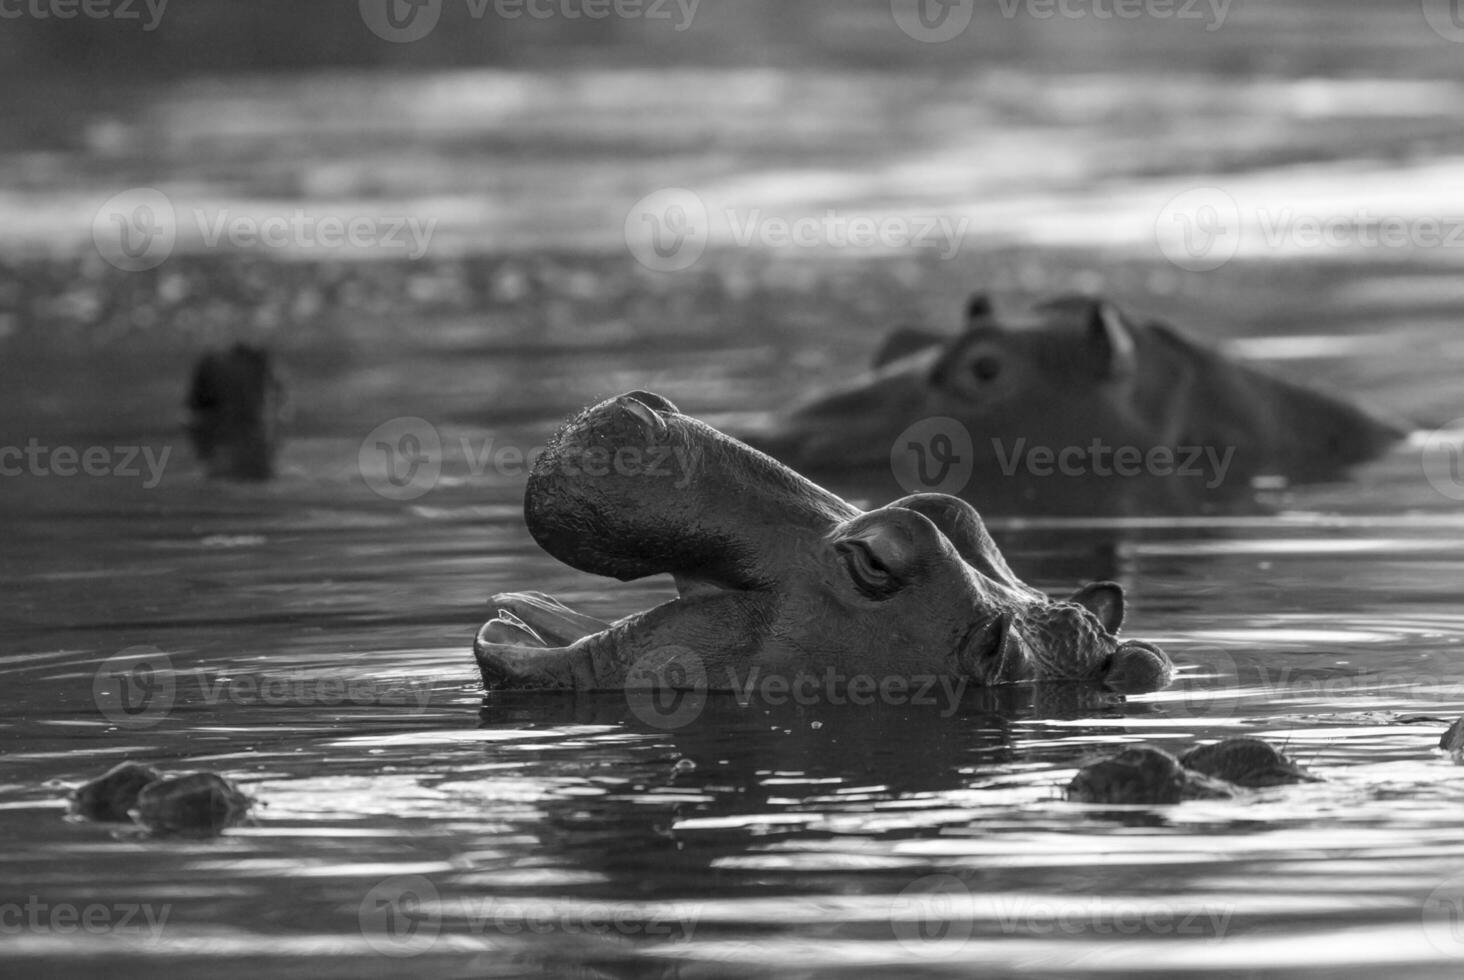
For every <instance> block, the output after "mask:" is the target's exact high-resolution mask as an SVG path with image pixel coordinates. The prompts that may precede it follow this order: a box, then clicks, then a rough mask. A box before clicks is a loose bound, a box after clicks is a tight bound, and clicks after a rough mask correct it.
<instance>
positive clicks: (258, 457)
mask: <svg viewBox="0 0 1464 980" xmlns="http://www.w3.org/2000/svg"><path fill="white" fill-rule="evenodd" d="M284 400H285V399H284V386H283V385H282V384H281V383H280V379H279V376H278V375H277V374H276V373H275V369H274V363H273V359H272V358H271V357H270V354H269V351H267V350H264V349H263V348H261V347H254V346H251V345H249V344H235V345H234V346H233V347H231V348H229V349H228V350H226V351H214V352H211V353H208V354H204V355H203V356H202V357H201V358H199V360H198V364H197V365H196V366H195V367H194V369H193V382H192V384H191V385H190V386H189V390H188V398H187V401H186V402H185V407H186V408H187V410H188V421H187V423H186V429H187V432H188V438H189V440H190V441H191V442H192V443H193V450H194V452H195V453H196V454H197V455H198V459H199V462H200V463H202V464H203V468H204V470H205V471H206V472H207V473H208V475H209V476H211V477H220V478H223V479H228V480H268V479H269V478H270V477H272V476H274V464H275V454H276V453H277V452H278V450H279V423H280V419H281V416H282V415H283V413H284Z"/></svg>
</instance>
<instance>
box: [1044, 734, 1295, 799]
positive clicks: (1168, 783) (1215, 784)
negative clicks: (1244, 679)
mask: <svg viewBox="0 0 1464 980" xmlns="http://www.w3.org/2000/svg"><path fill="white" fill-rule="evenodd" d="M1311 782H1320V780H1319V779H1318V778H1317V777H1316V776H1314V775H1312V774H1311V773H1310V772H1308V771H1307V770H1306V769H1305V768H1303V767H1302V766H1300V765H1298V764H1297V763H1296V762H1294V761H1292V760H1291V759H1289V758H1287V757H1286V755H1285V754H1284V753H1282V752H1281V750H1280V749H1278V748H1276V747H1275V746H1273V745H1271V744H1270V743H1269V742H1267V741H1265V740H1264V739H1259V738H1250V737H1245V736H1241V737H1236V738H1227V739H1222V740H1221V741H1219V742H1215V743H1212V744H1210V745H1201V746H1197V747H1196V748H1193V749H1190V750H1189V751H1188V752H1186V753H1185V754H1184V755H1182V756H1180V757H1179V758H1177V759H1176V758H1175V757H1174V756H1172V755H1170V754H1169V753H1168V752H1165V751H1164V750H1163V749H1156V748H1153V747H1151V746H1147V745H1140V746H1135V747H1133V748H1128V749H1124V750H1123V751H1122V752H1120V753H1118V754H1117V755H1114V756H1111V757H1109V758H1106V759H1100V760H1098V761H1097V762H1094V763H1091V764H1089V765H1086V766H1084V767H1083V768H1082V769H1080V770H1078V773H1077V775H1075V776H1074V777H1073V779H1072V782H1070V783H1069V784H1068V788H1067V798H1068V799H1069V800H1071V801H1073V802H1075V803H1108V804H1113V803H1119V804H1133V805H1144V806H1149V805H1155V804H1167V803H1180V802H1183V801H1184V800H1213V799H1232V798H1234V797H1238V796H1244V795H1245V794H1246V792H1247V791H1248V790H1252V789H1259V788H1263V787H1267V786H1284V785H1287V784H1292V783H1311Z"/></svg>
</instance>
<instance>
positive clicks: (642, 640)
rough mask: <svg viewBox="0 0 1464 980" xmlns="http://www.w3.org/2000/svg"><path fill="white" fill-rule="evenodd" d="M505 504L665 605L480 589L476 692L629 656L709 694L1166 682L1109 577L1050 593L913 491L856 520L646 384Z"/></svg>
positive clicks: (582, 563) (832, 499)
mask: <svg viewBox="0 0 1464 980" xmlns="http://www.w3.org/2000/svg"><path fill="white" fill-rule="evenodd" d="M524 514H525V519H526V521H527V524H528V528H529V531H530V533H531V534H532V535H533V537H534V539H535V540H536V541H537V542H538V543H539V544H540V546H542V547H543V548H544V550H545V551H547V552H548V553H549V554H551V555H553V556H554V557H556V558H558V559H559V560H560V561H563V562H564V563H566V564H568V565H570V566H572V567H574V568H577V569H579V570H581V571H585V572H590V573H593V574H596V575H605V576H609V577H612V578H617V579H620V580H622V581H630V580H633V579H639V578H644V577H646V576H650V575H657V574H670V575H671V576H672V577H673V578H674V580H675V584H676V588H677V592H678V597H677V598H675V599H673V600H671V601H670V602H667V603H664V604H662V605H660V606H657V607H655V608H653V609H651V610H649V611H646V612H643V613H639V614H636V615H632V616H629V617H627V618H625V619H623V620H621V621H619V622H617V623H614V624H609V623H604V622H601V621H599V620H596V619H593V618H592V617H588V616H584V615H582V614H579V613H576V612H574V611H573V610H570V609H569V608H567V607H565V606H564V605H562V604H560V603H559V602H557V601H555V600H554V599H552V598H550V597H548V596H545V595H542V594H539V593H510V594H505V595H500V596H495V597H494V598H493V600H492V601H491V606H492V607H493V609H494V610H495V612H496V613H497V615H496V616H495V617H494V618H493V619H492V620H490V621H489V622H488V623H487V624H486V625H485V626H484V627H483V628H482V629H481V630H480V631H479V634H478V637H477V640H476V642H475V644H474V652H475V654H476V656H477V660H478V664H479V667H480V668H481V671H482V674H483V680H484V684H485V686H487V687H488V688H490V689H501V688H560V689H565V688H573V689H580V690H596V689H598V690H605V689H618V688H621V687H624V686H625V685H626V683H627V679H628V677H629V675H630V673H631V671H632V668H636V667H638V666H640V667H644V666H645V665H647V664H649V665H652V666H653V667H654V668H655V669H656V670H657V672H658V676H660V677H662V678H670V680H669V681H667V683H671V684H673V685H674V684H677V683H685V684H688V685H694V686H702V685H705V686H706V687H707V688H708V689H712V690H731V689H735V688H737V687H738V686H739V684H740V683H742V682H743V680H744V679H745V678H747V677H748V676H750V675H752V674H754V673H756V674H758V675H761V676H768V675H777V676H781V677H784V678H796V677H799V676H804V675H816V676H826V675H828V674H829V673H830V672H837V673H838V674H840V675H842V676H846V677H847V676H852V675H862V676H868V677H871V678H889V677H899V678H915V677H948V678H962V679H965V680H968V681H970V682H972V683H976V684H1004V683H1014V682H1021V681H1062V680H1066V681H1088V682H1093V683H1096V684H1101V685H1106V686H1108V687H1109V688H1111V689H1114V690H1120V691H1130V692H1132V691H1143V690H1154V689H1157V688H1160V687H1163V686H1165V685H1166V684H1167V683H1168V682H1169V680H1170V674H1171V665H1170V662H1169V659H1168V658H1167V657H1166V656H1165V655H1164V653H1163V652H1162V651H1160V650H1159V649H1158V648H1156V647H1153V646H1151V645H1149V644H1145V643H1141V642H1138V641H1127V642H1123V641H1120V640H1119V639H1118V637H1117V635H1116V634H1117V631H1118V629H1119V626H1120V625H1121V623H1122V620H1123V615H1124V602H1123V592H1122V590H1121V589H1120V588H1119V586H1117V585H1114V584H1111V583H1098V584H1095V585H1090V586H1087V587H1086V588H1084V589H1082V590H1080V591H1079V592H1078V593H1077V594H1075V595H1074V596H1073V597H1072V599H1071V600H1070V601H1055V600H1052V599H1050V598H1049V597H1048V596H1046V595H1044V594H1043V593H1041V592H1038V591H1037V590H1035V589H1033V588H1030V587H1029V586H1027V585H1025V584H1024V583H1022V582H1021V581H1020V580H1019V579H1018V578H1017V577H1016V576H1015V575H1014V574H1013V573H1012V571H1011V569H1010V568H1008V567H1007V564H1006V561H1005V560H1004V559H1003V558H1002V556H1001V553H1000V552H999V551H998V550H997V548H996V545H995V543H994V542H993V541H992V539H991V537H990V535H989V534H988V533H987V531H986V528H985V525H984V524H983V523H982V521H981V518H980V516H979V515H978V514H977V512H976V510H975V509H974V508H973V507H972V506H971V505H970V504H968V503H966V502H964V501H962V500H959V499H957V498H955V497H949V496H945V495H941V494H919V495H915V496H910V497H905V498H903V499H900V500H897V501H895V502H894V503H892V504H889V505H888V506H885V507H881V508H878V509H876V510H871V511H868V512H864V511H861V510H859V509H858V508H856V507H854V506H853V505H851V504H849V503H847V502H846V501H844V500H842V499H840V498H839V497H836V496H835V495H833V494H832V493H830V492H828V491H827V490H824V489H823V488H822V487H819V486H817V485H816V484H814V483H812V482H810V481H808V480H806V479H804V478H803V477H801V476H799V475H798V474H797V473H794V472H793V471H792V470H790V469H788V468H787V467H785V466H783V465H782V464H781V463H778V462H777V461H775V460H773V459H772V458H770V457H768V456H765V455H763V454H762V453H759V452H757V451H755V450H753V449H751V448H749V447H748V446H746V445H745V444H743V443H741V442H738V441H737V440H735V439H733V438H731V437H729V436H727V435H725V434H723V433H721V432H719V431H717V430H716V429H714V428H712V427H711V426H708V425H706V424H705V423H703V422H700V421H698V420H696V419H693V418H690V417H688V416H686V415H683V414H682V413H680V412H679V411H678V410H677V409H676V407H675V406H674V405H672V404H671V403H670V402H669V401H667V400H666V399H664V398H661V397H660V396H658V395H653V394H649V393H646V392H631V393H629V394H626V395H621V396H619V397H617V398H612V399H610V400H608V401H606V402H603V403H601V404H599V405H596V406H594V407H592V408H590V409H587V410H586V411H584V412H583V413H581V414H580V415H578V416H577V417H575V418H574V419H572V420H570V421H569V422H568V423H566V424H565V425H564V426H563V427H562V428H561V429H560V430H559V432H558V433H557V434H556V435H555V437H554V438H553V439H552V440H551V442H550V444H549V446H548V448H547V449H546V451H545V452H544V454H543V455H542V456H540V457H539V459H538V460H537V461H536V464H535V467H534V471H533V474H532V475H531V477H530V479H529V482H528V486H527V489H526V493H525V504H524ZM677 678H680V679H681V680H680V681H678V680H677Z"/></svg>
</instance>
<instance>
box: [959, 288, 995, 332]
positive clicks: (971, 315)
mask: <svg viewBox="0 0 1464 980" xmlns="http://www.w3.org/2000/svg"><path fill="white" fill-rule="evenodd" d="M992 312H993V310H992V306H991V297H990V296H988V295H986V294H985V293H972V294H971V298H970V299H968V300H966V326H968V327H972V326H975V325H976V324H978V323H981V322H982V321H984V320H989V319H991V314H992Z"/></svg>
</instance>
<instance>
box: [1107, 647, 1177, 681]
mask: <svg viewBox="0 0 1464 980" xmlns="http://www.w3.org/2000/svg"><path fill="white" fill-rule="evenodd" d="M1172 680H1174V665H1173V663H1171V662H1170V660H1169V657H1168V655H1167V654H1165V652H1164V651H1163V650H1161V649H1159V648H1158V647H1156V646H1155V645H1154V644H1152V643H1145V642H1144V641H1143V640H1125V641H1124V642H1122V643H1120V644H1119V645H1118V649H1116V650H1114V651H1113V656H1112V657H1110V658H1109V661H1108V666H1107V669H1106V670H1105V671H1104V674H1103V683H1104V685H1105V686H1107V687H1108V688H1109V689H1110V690H1113V691H1118V692H1120V693H1127V694H1141V693H1144V692H1146V691H1159V690H1163V689H1164V688H1166V687H1168V686H1169V683H1170V681H1172Z"/></svg>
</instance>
